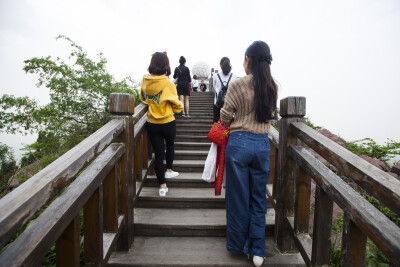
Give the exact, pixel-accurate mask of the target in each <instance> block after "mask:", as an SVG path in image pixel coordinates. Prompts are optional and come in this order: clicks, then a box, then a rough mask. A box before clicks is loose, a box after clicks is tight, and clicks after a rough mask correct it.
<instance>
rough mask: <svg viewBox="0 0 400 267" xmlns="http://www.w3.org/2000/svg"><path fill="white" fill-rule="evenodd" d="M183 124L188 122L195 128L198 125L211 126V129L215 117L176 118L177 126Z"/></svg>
mask: <svg viewBox="0 0 400 267" xmlns="http://www.w3.org/2000/svg"><path fill="white" fill-rule="evenodd" d="M181 124H188V125H191V126H192V127H194V128H195V129H196V128H197V126H209V127H210V129H211V127H212V125H213V124H214V122H213V119H212V118H210V119H195V118H186V117H185V118H184V119H177V120H176V126H179V125H181Z"/></svg>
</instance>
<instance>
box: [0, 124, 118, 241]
mask: <svg viewBox="0 0 400 267" xmlns="http://www.w3.org/2000/svg"><path fill="white" fill-rule="evenodd" d="M122 131H123V123H122V122H121V121H118V120H112V121H110V122H108V123H107V124H106V125H104V126H103V127H102V128H100V129H99V130H97V131H96V132H95V133H93V134H92V135H90V136H89V137H88V138H86V139H85V140H83V141H82V142H81V143H79V144H78V145H76V146H75V147H74V148H72V149H71V150H69V151H68V152H67V153H65V154H64V155H63V156H61V157H60V158H58V159H57V160H55V161H54V162H53V163H51V164H50V165H48V166H47V167H46V168H45V169H43V170H42V171H40V172H39V173H37V174H36V175H34V176H32V177H31V178H30V179H29V180H28V181H26V182H25V183H23V184H22V185H20V186H19V187H17V188H16V189H14V190H13V191H11V192H10V193H9V194H7V195H6V196H4V197H3V198H2V199H1V201H0V247H2V246H4V245H5V244H6V243H7V242H8V240H9V239H10V238H11V237H12V236H14V235H15V233H16V232H17V231H18V230H19V229H20V228H21V227H22V226H23V225H25V224H26V223H27V222H29V220H30V219H31V218H32V217H33V216H34V215H35V214H36V212H37V211H39V210H40V209H41V208H42V207H43V206H44V205H45V204H46V203H48V202H49V201H50V200H51V199H52V198H53V197H54V196H55V195H56V194H57V193H59V192H60V191H61V190H62V189H63V188H64V186H65V185H67V184H68V183H70V182H71V181H72V179H73V178H74V177H75V176H76V175H77V174H78V173H79V171H80V170H81V169H82V168H83V167H85V166H86V165H87V164H88V163H89V162H90V161H91V160H92V159H93V158H94V157H96V156H97V155H98V153H100V152H101V151H102V150H103V149H104V148H105V147H106V146H107V145H109V144H110V143H111V142H112V140H113V139H114V138H115V137H116V136H118V135H119V134H120V133H121V132H122Z"/></svg>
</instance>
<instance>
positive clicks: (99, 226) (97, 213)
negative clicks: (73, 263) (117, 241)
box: [83, 185, 103, 266]
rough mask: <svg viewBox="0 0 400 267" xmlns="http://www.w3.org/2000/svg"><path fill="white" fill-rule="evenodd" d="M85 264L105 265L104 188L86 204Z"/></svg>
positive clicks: (95, 193) (84, 225) (97, 191)
mask: <svg viewBox="0 0 400 267" xmlns="http://www.w3.org/2000/svg"><path fill="white" fill-rule="evenodd" d="M83 230H84V237H85V238H84V251H83V254H84V258H85V266H103V188H102V185H100V187H99V188H98V189H96V190H95V191H94V193H93V195H92V196H91V197H90V198H89V200H88V201H87V202H86V204H85V206H84V224H83Z"/></svg>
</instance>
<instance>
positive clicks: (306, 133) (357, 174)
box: [290, 123, 400, 215]
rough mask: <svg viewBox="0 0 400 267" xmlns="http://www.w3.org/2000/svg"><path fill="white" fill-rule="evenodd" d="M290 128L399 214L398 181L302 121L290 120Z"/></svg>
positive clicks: (399, 196) (399, 184)
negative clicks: (294, 121)
mask: <svg viewBox="0 0 400 267" xmlns="http://www.w3.org/2000/svg"><path fill="white" fill-rule="evenodd" d="M290 130H291V132H292V133H293V134H294V135H295V136H297V137H298V138H300V139H301V140H302V141H303V142H304V143H306V144H307V145H308V146H310V147H311V148H312V149H313V150H315V151H317V152H318V153H319V154H320V155H321V156H322V157H324V158H325V159H326V160H327V161H329V162H330V163H331V164H333V165H335V166H336V167H338V168H339V169H340V171H341V173H343V174H344V175H346V176H347V177H349V178H352V179H354V181H355V182H356V183H357V184H358V185H359V186H361V187H362V188H363V189H364V190H365V191H367V192H368V194H370V195H372V196H374V197H375V198H376V199H378V200H379V201H380V202H381V203H382V204H383V205H385V206H386V207H388V208H389V209H391V210H392V211H394V212H396V213H397V215H400V205H399V203H400V181H399V180H397V179H395V178H394V177H392V176H391V175H389V174H387V173H385V172H384V171H382V170H379V169H378V168H376V167H375V166H373V165H371V164H370V163H368V162H367V161H365V160H363V159H362V158H360V157H358V156H357V155H354V154H353V153H351V152H350V151H349V150H347V149H346V148H344V147H342V146H340V145H338V144H336V143H335V142H333V141H332V140H330V139H328V138H327V137H325V136H323V135H322V134H320V133H318V132H317V131H315V130H313V129H311V128H310V127H308V126H307V125H305V124H304V123H292V125H291V126H290Z"/></svg>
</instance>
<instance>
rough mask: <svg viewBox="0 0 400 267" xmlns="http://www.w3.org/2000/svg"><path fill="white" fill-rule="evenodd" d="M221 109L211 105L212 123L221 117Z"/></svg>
mask: <svg viewBox="0 0 400 267" xmlns="http://www.w3.org/2000/svg"><path fill="white" fill-rule="evenodd" d="M220 112H221V109H220V108H219V107H217V106H216V105H213V113H214V122H218V120H219V119H220V117H221V114H220Z"/></svg>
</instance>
